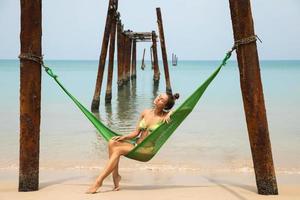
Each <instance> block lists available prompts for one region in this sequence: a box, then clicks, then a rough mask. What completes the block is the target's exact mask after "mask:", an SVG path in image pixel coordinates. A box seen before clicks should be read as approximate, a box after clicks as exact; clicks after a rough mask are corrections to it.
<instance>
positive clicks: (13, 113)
mask: <svg viewBox="0 0 300 200" xmlns="http://www.w3.org/2000/svg"><path fill="white" fill-rule="evenodd" d="M219 63H220V61H180V62H178V66H176V67H173V66H171V65H170V76H171V85H172V89H173V92H178V93H180V99H179V100H178V101H177V103H176V105H175V106H178V105H179V104H180V103H181V102H182V101H183V100H184V99H185V98H187V97H188V96H189V95H190V94H191V93H192V92H193V90H194V89H195V88H196V87H197V86H198V85H199V84H201V83H202V81H204V80H205V79H206V78H207V77H208V76H209V75H210V74H211V73H212V72H213V71H214V69H215V68H216V67H217V66H218V65H219ZM46 64H47V65H48V66H50V67H51V68H52V69H53V71H54V72H55V73H56V74H57V75H58V76H59V80H60V81H61V82H62V83H63V84H64V85H65V87H66V88H68V90H69V91H70V92H71V93H72V94H73V95H74V96H76V97H77V98H78V99H79V100H80V101H81V102H82V103H83V105H86V107H87V108H90V104H91V100H92V97H93V92H94V87H95V81H96V75H97V66H98V62H97V61H84V60H82V61H69V60H65V61H55V60H49V61H46ZM140 65H141V63H140V62H138V63H137V79H136V81H131V82H129V83H128V85H127V86H126V87H124V88H122V89H121V90H118V89H117V84H116V82H117V76H116V69H115V71H114V78H113V92H112V93H113V94H112V96H113V97H112V102H111V104H105V102H104V94H105V88H106V76H107V71H105V74H104V82H103V86H102V92H101V102H100V112H99V114H98V115H97V117H99V118H100V119H101V120H102V121H104V123H105V124H107V125H108V126H110V127H111V128H112V129H113V130H115V131H118V132H121V133H124V134H126V133H130V131H132V130H133V129H134V128H135V126H136V123H137V120H138V116H139V114H140V112H141V111H143V109H145V108H151V107H152V106H153V103H152V102H153V99H154V98H155V97H156V96H157V95H158V94H159V93H162V92H164V91H165V82H164V81H165V79H164V73H163V67H162V66H163V65H162V63H159V66H160V71H161V80H160V83H159V85H158V86H154V85H153V81H152V78H153V71H152V70H151V66H150V63H149V62H146V69H145V70H144V71H143V70H141V69H140ZM260 66H261V76H262V83H263V89H264V98H265V104H266V111H267V119H268V124H269V132H270V138H271V145H272V150H273V159H274V164H275V168H276V170H277V172H278V173H300V128H299V126H298V125H299V119H300V105H299V103H300V87H299V85H300V61H261V63H260ZM19 81H20V71H19V61H18V60H0V91H1V93H0V95H1V101H0V102H1V103H0V138H1V139H0V169H13V168H18V155H19V84H20V83H19ZM41 112H42V119H41V139H40V144H41V145H40V166H41V168H45V169H64V168H68V169H75V168H83V169H94V168H97V169H98V168H101V167H102V166H103V165H104V164H105V162H106V160H107V158H108V155H107V144H106V142H105V141H104V140H103V139H102V138H101V137H100V136H98V134H97V131H96V129H95V128H94V127H93V126H92V125H91V124H90V122H89V121H88V120H87V119H86V118H85V117H84V115H83V114H82V113H81V112H80V111H79V109H78V108H77V107H76V106H75V105H74V104H73V103H72V102H71V100H70V99H69V98H68V97H67V96H66V95H65V94H64V93H63V92H62V90H61V89H60V88H59V87H58V85H56V83H55V82H54V81H53V80H52V79H51V78H50V77H49V76H48V75H47V74H46V73H45V72H43V74H42V110H41ZM120 168H123V169H125V168H128V169H146V170H148V169H150V170H178V169H179V170H192V171H200V172H201V171H205V170H214V171H218V170H219V171H224V170H225V171H227V170H229V171H231V170H233V171H252V170H253V165H252V158H251V151H250V144H249V140H248V133H247V128H246V121H245V114H244V110H243V103H242V96H241V90H240V84H239V71H238V67H237V63H236V62H235V61H230V62H229V63H228V65H227V66H225V67H224V68H223V69H222V70H221V72H220V73H219V75H218V76H217V77H216V79H215V80H214V81H213V83H212V84H211V85H210V86H209V88H208V89H207V91H206V92H205V94H204V95H203V97H202V99H201V100H200V102H199V104H198V105H197V107H196V108H195V110H194V111H193V112H192V113H191V114H190V115H189V116H188V117H187V118H186V120H185V121H184V122H183V123H182V124H181V125H180V127H179V128H178V129H177V130H176V131H175V133H174V134H173V135H172V137H171V138H170V139H169V140H168V141H167V143H166V144H165V145H164V146H163V147H162V149H161V150H160V152H159V153H158V155H156V156H155V157H154V158H153V159H152V160H151V161H150V162H148V163H140V162H137V161H133V160H129V159H127V158H122V160H121V164H120Z"/></svg>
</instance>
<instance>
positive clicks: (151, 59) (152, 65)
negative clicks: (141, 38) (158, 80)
mask: <svg viewBox="0 0 300 200" xmlns="http://www.w3.org/2000/svg"><path fill="white" fill-rule="evenodd" d="M150 62H151V69H152V70H153V69H154V63H153V50H152V46H151V47H150Z"/></svg>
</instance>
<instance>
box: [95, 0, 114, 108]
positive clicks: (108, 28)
mask: <svg viewBox="0 0 300 200" xmlns="http://www.w3.org/2000/svg"><path fill="white" fill-rule="evenodd" d="M114 7H115V4H114V0H110V1H109V4H108V11H107V17H106V23H105V29H104V34H103V40H102V48H101V54H100V59H99V66H98V73H97V80H96V86H95V92H94V97H93V101H92V106H91V110H92V111H93V112H98V111H99V104H100V93H101V87H102V79H103V73H104V69H105V60H106V55H107V46H108V42H109V36H110V31H111V22H112V15H113V13H114V9H115V8H114Z"/></svg>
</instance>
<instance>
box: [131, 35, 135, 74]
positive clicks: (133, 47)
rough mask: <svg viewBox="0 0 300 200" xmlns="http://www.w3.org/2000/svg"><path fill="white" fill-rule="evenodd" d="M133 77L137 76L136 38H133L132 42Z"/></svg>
mask: <svg viewBox="0 0 300 200" xmlns="http://www.w3.org/2000/svg"><path fill="white" fill-rule="evenodd" d="M131 72H132V73H131V79H135V78H136V39H133V44H132V63H131Z"/></svg>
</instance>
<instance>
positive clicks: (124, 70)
mask: <svg viewBox="0 0 300 200" xmlns="http://www.w3.org/2000/svg"><path fill="white" fill-rule="evenodd" d="M122 35H123V72H122V77H123V84H126V71H127V70H126V65H127V64H126V63H127V36H126V34H125V32H123V34H122Z"/></svg>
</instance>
